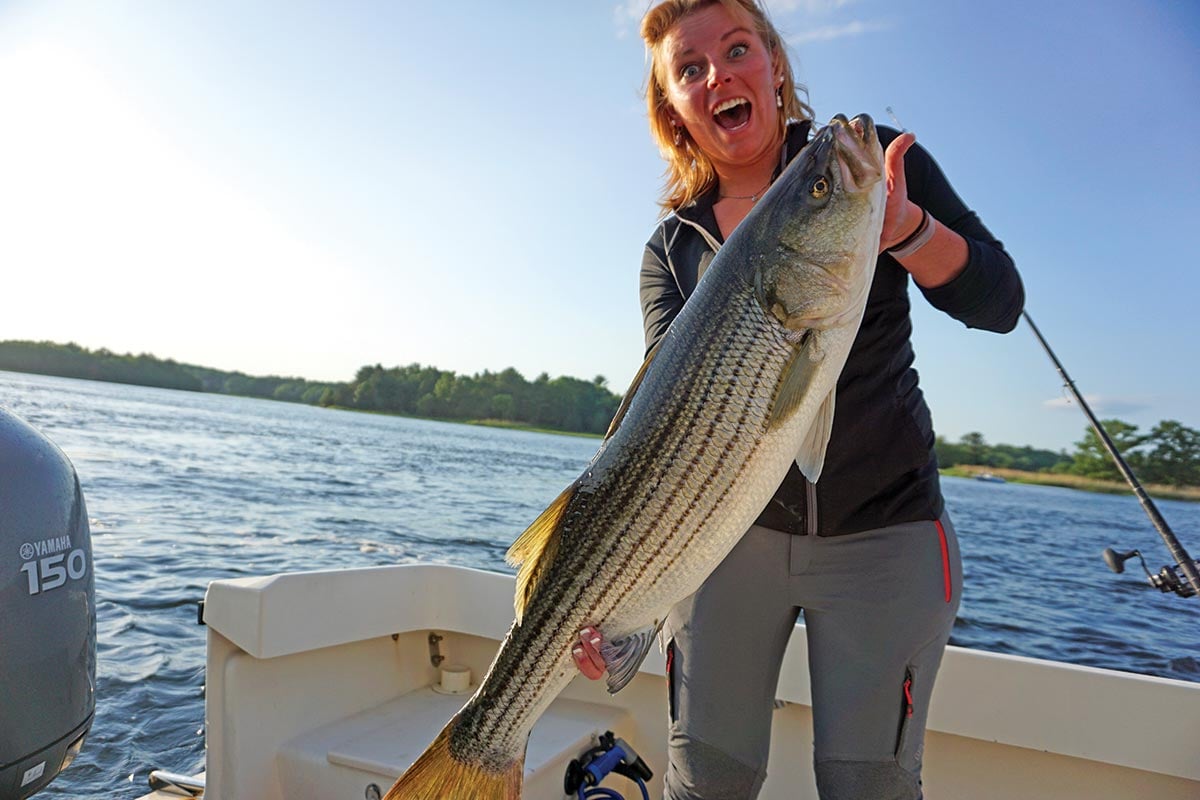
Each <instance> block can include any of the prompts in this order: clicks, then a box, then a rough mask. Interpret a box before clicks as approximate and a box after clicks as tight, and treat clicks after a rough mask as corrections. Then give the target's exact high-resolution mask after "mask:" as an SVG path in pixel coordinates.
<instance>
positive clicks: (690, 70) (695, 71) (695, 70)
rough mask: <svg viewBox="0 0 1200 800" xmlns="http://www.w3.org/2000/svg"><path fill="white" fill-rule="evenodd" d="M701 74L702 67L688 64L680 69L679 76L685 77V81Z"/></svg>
mask: <svg viewBox="0 0 1200 800" xmlns="http://www.w3.org/2000/svg"><path fill="white" fill-rule="evenodd" d="M699 74H700V68H699V67H697V66H696V65H695V64H688V65H687V66H686V67H684V68H683V69H681V70H679V77H681V78H683V79H684V80H685V81H686V80H689V79H691V78H694V77H696V76H697V75H699Z"/></svg>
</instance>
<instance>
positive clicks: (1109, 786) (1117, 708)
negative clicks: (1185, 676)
mask: <svg viewBox="0 0 1200 800" xmlns="http://www.w3.org/2000/svg"><path fill="white" fill-rule="evenodd" d="M512 593H513V580H512V578H510V577H506V576H503V575H496V574H492V573H484V572H478V571H474V570H467V569H459V568H452V567H440V566H407V567H384V568H376V569H359V570H344V571H335V572H315V573H293V574H287V575H279V576H274V577H269V578H260V579H244V580H236V581H221V582H217V583H214V584H213V585H212V586H211V587H210V588H209V591H208V595H207V599H206V607H205V621H206V622H207V624H208V628H209V652H208V675H207V686H208V688H207V700H206V702H207V710H206V716H207V732H208V763H207V769H208V774H207V782H208V789H207V792H206V797H208V798H212V799H215V800H231V799H232V798H254V800H283V798H284V797H286V798H288V800H303V798H314V799H315V798H328V797H363V796H364V794H363V793H364V790H365V789H366V787H367V786H368V785H369V784H371V783H375V784H377V785H378V786H379V787H380V788H381V789H382V790H384V791H386V790H387V788H388V787H389V786H390V784H391V782H392V781H393V780H394V779H395V777H396V776H397V775H398V774H399V773H400V772H401V771H403V769H404V768H405V767H406V766H407V765H408V764H409V763H410V762H411V761H412V760H413V759H414V758H415V757H416V755H417V754H418V753H419V752H420V751H421V750H422V749H424V747H425V745H426V744H428V742H429V741H431V740H432V738H433V737H434V736H435V735H436V734H437V732H438V731H439V730H440V729H441V727H442V725H443V724H444V723H445V722H446V721H447V720H448V719H449V717H450V716H451V714H453V712H454V711H456V710H457V709H458V707H460V706H461V704H462V702H463V701H464V700H465V697H456V696H446V695H441V694H437V693H435V692H433V691H431V690H430V689H429V688H428V687H429V686H430V685H431V684H432V683H434V682H436V680H437V676H438V671H437V670H436V669H435V668H434V667H433V665H432V663H431V662H430V659H429V642H428V635H429V633H430V632H437V633H439V634H441V635H442V636H444V637H445V638H444V639H443V641H442V642H441V643H440V648H441V652H442V654H443V655H445V656H446V657H447V659H448V662H449V663H458V664H464V665H467V666H469V667H471V669H472V671H473V673H474V675H475V676H476V678H478V676H479V675H481V674H482V673H483V671H484V670H485V668H486V667H487V665H488V664H489V663H490V661H491V658H492V656H493V654H494V653H495V649H496V647H497V645H498V642H499V639H500V638H501V637H502V636H503V635H504V633H505V631H506V630H507V628H508V626H509V624H510V623H511V620H512ZM806 649H807V648H806V644H805V638H804V636H803V635H799V636H794V637H793V638H792V642H791V645H790V647H789V649H788V652H787V656H786V658H785V662H784V668H783V673H782V676H781V678H780V685H779V692H778V694H779V698H780V699H781V700H783V701H785V702H786V705H785V706H784V707H783V708H782V709H780V710H779V711H778V712H777V713H776V718H775V723H774V728H773V733H774V740H773V744H772V756H771V770H770V777H769V778H768V781H767V784H766V786H765V787H764V791H763V794H762V797H763V798H764V800H776V799H778V800H782V799H783V798H788V799H789V800H791V798H801V800H803V799H805V798H811V799H812V800H815V798H816V791H815V788H814V786H813V778H812V766H811V752H812V734H811V715H810V711H809V708H808V704H809V702H810V698H809V689H808V671H807V652H806ZM737 657H738V654H731V658H737ZM663 674H664V663H663V658H662V656H661V654H659V653H658V652H657V651H655V652H652V653H651V656H650V657H649V658H648V659H647V662H646V663H645V664H644V665H643V667H642V671H641V673H640V674H639V675H638V677H636V678H635V679H634V680H633V682H631V684H630V685H629V686H628V687H626V688H625V689H624V690H622V691H621V692H620V693H619V694H618V695H616V696H615V697H610V696H609V695H608V694H607V693H606V692H605V691H604V688H603V682H590V681H587V680H585V679H582V678H580V679H579V680H576V681H575V682H574V683H573V684H571V686H570V687H568V689H567V690H566V691H565V692H564V693H563V695H562V698H561V699H560V700H559V701H558V702H556V703H555V704H554V706H552V708H551V710H550V711H549V712H548V713H547V714H546V716H544V717H543V719H542V720H541V721H540V722H539V724H538V726H537V727H536V728H535V729H534V732H533V735H532V737H531V740H530V747H529V753H528V756H527V763H526V795H525V796H526V797H527V798H531V800H532V798H539V799H540V798H555V800H558V799H559V798H562V797H563V794H562V788H561V787H562V775H563V771H564V770H565V768H566V765H567V762H568V761H569V760H570V759H571V758H573V757H575V756H577V755H578V754H579V753H580V752H582V751H583V750H585V749H586V748H587V747H589V746H590V745H591V744H592V743H593V741H594V736H595V735H596V734H598V733H600V732H603V731H604V730H609V729H611V730H613V731H614V732H616V734H617V735H618V736H620V737H622V738H624V739H626V740H627V741H628V742H629V743H630V744H631V745H632V746H633V747H635V748H636V749H637V750H638V752H639V753H640V754H641V755H642V756H643V758H644V759H645V760H646V761H647V762H648V763H649V764H650V766H651V768H652V769H654V770H655V773H656V779H655V781H654V784H653V786H652V795H651V796H652V797H655V798H658V797H660V796H661V793H660V790H659V788H658V786H659V781H660V778H661V771H662V769H663V767H664V764H665V751H664V743H665V738H666V727H665V686H664V685H663ZM924 777H925V787H926V794H927V796H928V797H930V798H933V800H944V799H949V798H966V797H970V798H973V799H974V800H991V799H992V798H995V800H1011V798H1017V797H1019V798H1023V799H1024V800H1039V799H1040V798H1045V800H1051V799H1053V800H1073V799H1074V798H1079V800H1084V798H1086V799H1087V800H1107V799H1108V798H1111V799H1112V800H1118V798H1119V799H1120V800H1128V798H1140V797H1146V798H1154V800H1175V799H1176V798H1178V800H1184V799H1185V798H1186V799H1187V800H1196V798H1200V684H1193V683H1187V682H1182V681H1172V680H1166V679H1161V678H1151V677H1146V676H1140V675H1132V674H1128V673H1121V672H1114V671H1110V670H1101V669H1091V668H1086V667H1077V666H1073V665H1067V664H1060V663H1054V662H1048V661H1039V660H1035V659H1028V658H1018V657H1013V656H1003V655H994V654H988V653H982V652H977V651H971V650H964V649H961V648H954V647H951V648H949V649H948V651H947V653H946V656H945V660H944V662H943V666H942V670H941V673H940V675H939V678H938V686H937V690H936V693H935V695H934V699H933V705H932V707H931V709H930V716H929V734H928V736H927V739H926V750H925V773H924ZM610 781H611V783H612V785H613V786H614V787H615V788H617V789H619V790H621V791H622V792H623V793H625V794H626V795H627V796H629V792H630V790H631V788H632V787H631V786H630V785H629V784H627V783H626V782H625V781H624V779H622V778H619V777H615V776H614V777H613V778H611V779H610ZM608 783H609V782H606V785H608Z"/></svg>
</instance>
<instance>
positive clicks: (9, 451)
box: [0, 408, 96, 800]
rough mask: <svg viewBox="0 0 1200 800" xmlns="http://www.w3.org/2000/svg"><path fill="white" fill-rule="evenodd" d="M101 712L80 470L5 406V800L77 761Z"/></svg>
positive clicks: (1, 755)
mask: <svg viewBox="0 0 1200 800" xmlns="http://www.w3.org/2000/svg"><path fill="white" fill-rule="evenodd" d="M95 711H96V595H95V584H94V579H93V576H92V540H91V533H90V531H89V529H88V518H87V509H86V508H85V507H84V503H83V493H82V492H81V491H80V488H79V477H78V476H77V475H76V474H75V468H74V467H72V466H71V462H70V461H69V460H67V457H66V456H65V455H63V453H62V451H61V450H59V449H58V448H57V447H55V446H54V445H53V444H52V443H51V442H50V440H49V439H47V438H46V437H45V436H43V435H42V434H41V433H39V432H38V431H37V430H35V429H34V428H33V427H31V426H30V425H29V424H27V423H26V422H24V421H22V420H21V419H19V418H18V417H16V416H14V415H13V414H11V413H10V412H8V411H6V410H4V409H2V408H0V800H23V798H26V797H29V796H30V795H32V794H33V793H34V792H37V791H38V790H40V789H42V788H43V787H45V786H46V784H48V783H50V781H51V780H53V779H54V776H56V775H58V773H60V772H61V771H62V770H64V769H66V768H67V766H68V765H69V764H70V763H71V761H72V760H74V758H75V756H76V755H77V754H78V753H79V750H80V748H81V747H83V740H84V737H85V736H86V735H87V733H88V730H89V729H90V728H91V725H92V718H93V716H94V714H95Z"/></svg>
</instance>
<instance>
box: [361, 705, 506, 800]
mask: <svg viewBox="0 0 1200 800" xmlns="http://www.w3.org/2000/svg"><path fill="white" fill-rule="evenodd" d="M453 724H454V723H453V722H451V724H450V725H447V726H446V727H445V729H443V730H442V732H441V733H440V734H438V737H437V738H436V739H434V740H433V744H431V745H429V747H427V748H426V749H425V752H424V753H422V754H421V757H420V758H418V759H417V760H416V761H415V762H414V763H413V765H412V766H411V767H409V768H408V770H407V771H405V773H404V774H403V775H401V776H400V778H399V780H397V781H396V783H395V784H394V785H393V786H392V788H391V789H390V790H389V791H388V793H387V795H386V796H385V797H384V798H383V800H521V786H522V782H523V779H524V773H525V758H524V756H522V757H521V758H518V759H517V760H515V761H514V762H513V763H512V764H511V765H510V766H509V767H508V768H507V769H505V770H504V771H503V772H491V771H489V770H486V769H484V767H483V766H482V765H480V764H469V763H466V762H463V761H459V760H458V759H456V758H455V757H454V756H453V754H452V753H451V752H450V730H451V728H452V727H453Z"/></svg>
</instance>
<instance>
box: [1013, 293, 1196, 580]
mask: <svg viewBox="0 0 1200 800" xmlns="http://www.w3.org/2000/svg"><path fill="white" fill-rule="evenodd" d="M1021 316H1023V317H1024V318H1025V321H1026V322H1028V323H1029V327H1030V328H1031V329H1032V330H1033V335H1034V336H1036V337H1037V340H1038V341H1039V342H1040V343H1041V345H1042V349H1044V350H1045V351H1046V355H1048V356H1050V360H1051V361H1053V362H1054V366H1055V368H1056V369H1057V370H1058V374H1059V375H1061V376H1062V379H1063V380H1064V381H1065V382H1066V386H1067V388H1068V389H1070V390H1071V395H1072V396H1073V397H1074V398H1075V401H1076V402H1077V403H1079V407H1080V408H1082V409H1083V413H1084V414H1086V415H1087V418H1088V421H1089V422H1091V423H1092V429H1093V430H1095V431H1096V435H1097V436H1098V437H1100V442H1101V444H1103V445H1104V449H1105V450H1107V451H1108V454H1109V455H1110V456H1112V460H1113V461H1114V462H1116V465H1117V469H1118V470H1120V472H1121V475H1123V476H1124V477H1125V481H1126V483H1128V484H1129V486H1130V488H1132V489H1133V493H1134V495H1135V496H1136V497H1137V499H1138V502H1139V503H1141V504H1142V508H1143V509H1144V510H1145V512H1146V515H1147V516H1148V517H1150V522H1151V523H1153V524H1154V528H1155V530H1157V531H1158V534H1159V536H1161V537H1162V540H1163V541H1164V542H1165V543H1166V545H1167V549H1168V550H1170V551H1171V557H1172V558H1174V559H1175V565H1176V566H1175V567H1173V568H1172V567H1163V568H1162V571H1161V572H1159V573H1158V574H1157V575H1152V574H1150V570H1149V569H1148V568H1147V567H1146V559H1144V558H1142V554H1141V553H1140V552H1139V551H1137V550H1130V551H1129V552H1127V553H1118V552H1116V551H1115V550H1113V549H1112V548H1111V547H1106V548H1105V549H1104V563H1106V564H1108V566H1109V569H1111V570H1112V571H1113V572H1116V573H1121V572H1124V571H1125V562H1126V561H1128V560H1129V559H1131V558H1133V557H1134V556H1137V557H1138V558H1139V559H1141V561H1142V569H1143V570H1144V571H1145V573H1146V578H1147V579H1148V580H1149V581H1150V585H1151V586H1153V587H1155V588H1156V589H1158V590H1159V591H1162V592H1175V594H1177V595H1179V596H1180V597H1192V596H1193V595H1200V573H1198V572H1197V567H1198V566H1200V561H1193V560H1192V558H1191V556H1189V555H1188V554H1187V551H1186V550H1184V549H1183V545H1182V544H1180V543H1179V539H1178V538H1176V536H1175V534H1174V533H1173V532H1172V531H1171V526H1169V525H1167V521H1166V520H1165V519H1163V517H1162V514H1160V513H1158V507H1157V506H1155V505H1154V501H1153V500H1151V499H1150V495H1148V494H1146V490H1145V489H1143V488H1142V485H1141V484H1140V483H1138V479H1137V476H1135V475H1134V474H1133V470H1132V469H1130V468H1129V465H1128V464H1127V463H1125V459H1124V458H1122V457H1121V454H1120V453H1118V452H1117V447H1116V445H1114V444H1113V441H1112V439H1110V438H1109V436H1108V433H1107V431H1105V430H1104V426H1103V425H1101V424H1100V420H1098V419H1096V415H1095V414H1093V413H1092V409H1091V408H1090V407H1089V406H1088V404H1087V401H1085V400H1084V399H1083V395H1081V394H1080V393H1079V390H1078V389H1076V388H1075V381H1073V380H1071V376H1070V375H1068V374H1067V370H1066V369H1065V368H1064V367H1063V365H1062V362H1061V361H1059V360H1058V356H1056V355H1054V351H1053V350H1051V349H1050V345H1049V344H1047V343H1046V339H1045V338H1044V337H1043V336H1042V332H1041V331H1039V330H1038V326H1037V325H1035V324H1034V323H1033V318H1032V317H1030V316H1029V312H1028V311H1022V312H1021ZM1189 584H1190V585H1189Z"/></svg>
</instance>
